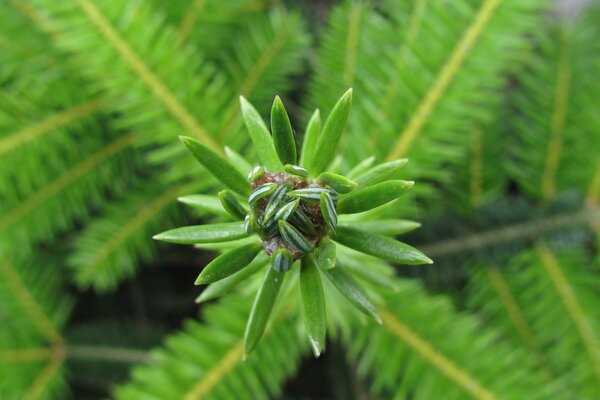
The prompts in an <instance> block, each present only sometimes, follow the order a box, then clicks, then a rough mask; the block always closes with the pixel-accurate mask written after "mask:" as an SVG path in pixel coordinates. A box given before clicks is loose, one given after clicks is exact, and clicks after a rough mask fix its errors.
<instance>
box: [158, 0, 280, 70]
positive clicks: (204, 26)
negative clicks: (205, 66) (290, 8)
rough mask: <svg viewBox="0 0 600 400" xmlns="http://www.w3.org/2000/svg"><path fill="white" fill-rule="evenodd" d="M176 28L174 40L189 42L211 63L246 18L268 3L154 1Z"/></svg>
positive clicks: (246, 0) (250, 0) (261, 0)
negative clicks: (175, 38)
mask: <svg viewBox="0 0 600 400" xmlns="http://www.w3.org/2000/svg"><path fill="white" fill-rule="evenodd" d="M154 3H156V4H155V7H157V9H159V10H161V11H162V12H164V13H165V15H166V16H167V20H168V21H169V23H170V24H171V25H172V26H173V27H175V28H176V31H177V41H178V42H179V43H186V42H189V43H191V44H192V45H193V46H195V47H196V48H198V49H199V50H200V51H202V53H203V54H205V55H207V56H208V57H209V58H210V59H211V60H214V59H215V58H217V57H219V53H220V52H221V51H222V50H223V45H225V46H227V45H228V44H229V43H231V42H233V41H234V38H235V37H236V30H237V29H239V28H240V27H241V26H242V25H243V24H244V23H245V22H246V20H247V19H249V18H254V17H255V16H256V15H258V14H260V13H263V12H265V10H266V8H267V6H268V3H269V1H268V0H232V1H228V2H226V3H223V2H220V1H218V0H194V1H185V0H175V1H171V2H169V4H166V3H165V2H163V1H154Z"/></svg>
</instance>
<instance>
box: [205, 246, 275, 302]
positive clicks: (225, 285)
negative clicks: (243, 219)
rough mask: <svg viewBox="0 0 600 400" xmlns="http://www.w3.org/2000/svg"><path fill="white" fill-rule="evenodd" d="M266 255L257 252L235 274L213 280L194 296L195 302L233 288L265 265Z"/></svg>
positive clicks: (208, 298) (218, 295)
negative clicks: (252, 259) (256, 254)
mask: <svg viewBox="0 0 600 400" xmlns="http://www.w3.org/2000/svg"><path fill="white" fill-rule="evenodd" d="M266 256H267V255H266V253H259V255H258V256H257V257H256V258H255V259H254V261H252V262H251V263H250V265H248V266H247V267H246V268H242V269H241V270H239V271H238V272H236V273H235V274H232V275H229V276H228V277H227V278H223V279H221V280H220V281H217V282H213V283H211V284H209V285H208V286H206V287H205V288H204V290H203V291H202V293H200V296H198V297H197V298H196V303H203V302H205V301H209V300H214V299H216V298H218V297H221V296H223V295H224V294H227V293H229V292H230V291H232V290H233V289H235V287H236V286H237V285H239V284H240V283H241V282H244V281H245V280H246V279H248V278H249V277H251V276H252V275H254V274H255V273H257V272H258V271H260V270H261V269H263V268H264V267H265V265H266V264H267V261H268V260H267V257H266Z"/></svg>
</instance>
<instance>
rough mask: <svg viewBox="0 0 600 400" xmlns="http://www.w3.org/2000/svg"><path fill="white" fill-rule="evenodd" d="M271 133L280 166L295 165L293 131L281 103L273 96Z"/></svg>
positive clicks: (277, 97)
mask: <svg viewBox="0 0 600 400" xmlns="http://www.w3.org/2000/svg"><path fill="white" fill-rule="evenodd" d="M271 132H272V134H273V144H274V145H275V151H277V155H278V156H279V160H280V161H281V163H282V164H296V141H295V140H294V131H293V130H292V124H291V123H290V118H289V116H288V113H287V111H286V110H285V107H284V106H283V102H282V101H281V99H280V98H279V96H275V101H274V102H273V107H272V108H271Z"/></svg>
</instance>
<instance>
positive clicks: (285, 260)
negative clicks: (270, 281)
mask: <svg viewBox="0 0 600 400" xmlns="http://www.w3.org/2000/svg"><path fill="white" fill-rule="evenodd" d="M292 264H294V257H293V256H292V253H290V252H289V251H288V250H286V249H277V250H275V251H274V252H273V254H271V266H272V267H273V269H274V270H275V271H277V272H287V271H289V270H290V268H292Z"/></svg>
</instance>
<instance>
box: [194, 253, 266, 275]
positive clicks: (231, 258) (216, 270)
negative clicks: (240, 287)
mask: <svg viewBox="0 0 600 400" xmlns="http://www.w3.org/2000/svg"><path fill="white" fill-rule="evenodd" d="M261 249H262V245H261V244H260V243H251V244H247V245H245V246H242V247H238V248H237V249H234V250H230V251H228V252H227V253H224V254H221V255H220V256H219V257H217V258H215V259H214V260H212V261H211V262H210V263H208V265H207V266H206V267H204V269H203V270H202V272H201V273H200V275H199V276H198V279H196V282H194V284H195V285H201V284H205V283H213V282H216V281H219V280H221V279H224V278H227V277H228V276H230V275H232V274H235V273H236V272H238V271H239V270H241V269H242V268H244V267H245V266H247V265H248V264H250V263H251V262H252V260H254V258H255V257H256V255H257V254H258V252H259V251H260V250H261Z"/></svg>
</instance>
